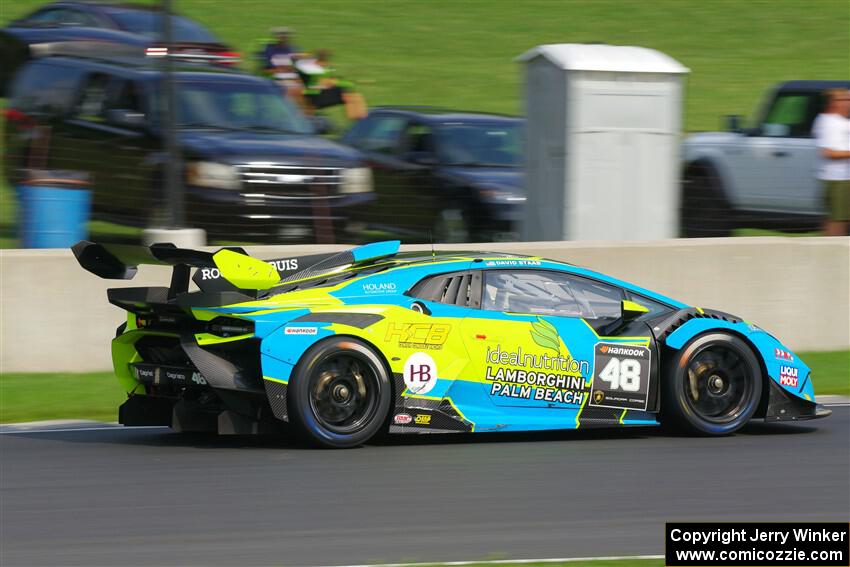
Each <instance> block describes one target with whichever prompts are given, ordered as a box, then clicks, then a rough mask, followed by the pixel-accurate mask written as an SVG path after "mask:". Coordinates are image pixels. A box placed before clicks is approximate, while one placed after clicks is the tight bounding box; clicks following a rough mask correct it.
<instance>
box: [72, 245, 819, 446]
mask: <svg viewBox="0 0 850 567" xmlns="http://www.w3.org/2000/svg"><path fill="white" fill-rule="evenodd" d="M73 252H74V254H75V256H76V258H77V260H78V261H79V263H80V264H81V265H82V267H83V268H85V269H86V270H88V271H90V272H92V273H94V274H96V275H98V276H100V277H103V278H116V279H129V278H132V277H133V276H134V274H135V273H136V271H137V267H138V266H139V265H140V264H164V265H170V266H173V268H172V277H171V282H170V285H169V287H135V288H134V287H125V288H113V289H110V290H108V297H109V301H110V302H111V303H113V304H114V305H117V306H118V307H121V308H122V309H125V310H126V311H127V312H128V316H127V320H126V322H124V323H122V324H121V326H119V327H118V329H117V332H116V337H115V339H114V340H113V341H112V357H113V361H114V367H115V373H116V375H117V377H118V380H120V382H121V384H122V386H123V387H124V389H125V390H126V392H127V395H128V398H127V400H126V401H125V402H124V403H123V404H122V405H121V406H120V408H119V412H118V414H119V422H120V423H122V424H124V425H128V426H133V425H136V426H138V425H167V426H171V427H172V428H174V429H176V430H178V431H217V432H219V433H222V434H253V433H262V432H276V431H286V432H295V433H297V434H298V435H300V436H301V437H303V438H304V439H305V440H307V441H309V442H312V443H314V444H317V445H320V446H325V447H335V448H343V447H353V446H358V445H361V444H363V443H366V442H367V441H369V440H370V439H372V438H373V437H375V436H376V435H379V434H383V433H390V434H411V433H414V434H424V433H454V432H458V433H463V432H466V433H484V432H496V431H540V430H561V429H579V428H582V429H583V428H590V427H630V426H653V425H658V424H664V425H668V426H670V427H671V428H673V429H676V430H681V431H684V432H688V433H692V434H699V435H725V434H730V433H732V432H734V431H736V430H738V429H740V428H741V427H742V426H744V425H745V424H746V423H747V422H748V421H749V420H751V419H753V418H763V419H765V420H767V421H784V420H789V421H794V420H805V419H812V418H818V417H824V416H827V415H829V410H827V409H825V408H823V407H822V406H819V405H817V404H816V403H815V397H814V387H813V384H812V377H811V371H810V369H809V367H807V366H806V365H805V364H804V363H803V361H801V360H800V359H799V357H798V356H797V355H795V354H794V353H793V352H791V350H790V349H789V348H788V347H786V346H785V345H783V344H782V343H781V342H780V341H779V340H778V339H777V338H775V337H773V336H772V335H771V334H769V333H768V332H766V331H764V330H763V329H761V328H759V327H757V326H756V325H754V324H752V323H749V322H747V321H744V320H742V319H740V318H739V317H735V316H733V315H729V314H727V313H723V312H721V311H715V310H711V309H702V308H700V307H693V306H689V305H686V304H684V303H682V302H680V301H676V300H675V299H671V298H669V297H665V296H663V295H659V294H658V293H654V292H652V291H649V290H646V289H642V288H640V287H637V286H634V285H632V284H629V283H626V282H623V281H619V280H616V279H613V278H611V277H608V276H605V275H603V274H600V273H597V272H594V271H591V270H588V269H585V268H581V267H577V266H574V265H571V264H567V263H563V262H556V261H552V260H547V259H544V258H540V257H532V256H521V255H516V254H502V253H493V252H455V251H451V252H437V251H430V252H400V251H399V242H398V241H389V242H377V243H373V244H367V245H364V246H359V247H356V248H353V249H351V250H346V251H344V252H340V253H329V254H318V255H310V256H300V257H286V258H274V259H269V260H260V259H257V258H253V257H251V256H249V255H248V254H246V253H245V251H244V250H242V249H239V248H223V249H220V250H218V251H217V252H205V251H196V250H188V249H181V248H176V247H174V246H173V245H165V244H157V245H153V246H151V247H149V248H145V247H132V246H118V245H102V244H95V243H92V242H86V241H83V242H79V243H78V244H76V245H75V246H74V247H73ZM193 271H194V274H192V272H193ZM190 280H191V282H193V283H194V286H190ZM190 287H192V290H191V291H190ZM195 287H196V288H197V289H195Z"/></svg>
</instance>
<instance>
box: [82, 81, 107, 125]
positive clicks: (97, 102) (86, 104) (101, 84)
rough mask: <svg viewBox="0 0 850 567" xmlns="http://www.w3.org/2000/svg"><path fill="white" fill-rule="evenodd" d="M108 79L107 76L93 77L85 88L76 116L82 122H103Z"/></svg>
mask: <svg viewBox="0 0 850 567" xmlns="http://www.w3.org/2000/svg"><path fill="white" fill-rule="evenodd" d="M107 85H108V78H107V77H106V75H91V76H90V77H89V78H88V80H87V81H86V85H85V86H84V87H83V92H82V94H81V95H80V101H79V103H78V104H77V109H76V112H75V115H76V117H77V118H79V119H81V120H88V121H91V122H102V121H103V120H104V113H105V111H106V96H107Z"/></svg>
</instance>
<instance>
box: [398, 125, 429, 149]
mask: <svg viewBox="0 0 850 567" xmlns="http://www.w3.org/2000/svg"><path fill="white" fill-rule="evenodd" d="M414 152H415V153H418V154H432V155H433V154H434V152H435V147H434V132H433V129H432V128H431V127H430V126H427V125H425V124H419V123H411V124H410V125H409V126H408V127H407V128H405V129H404V134H403V135H402V139H401V143H400V144H399V153H401V154H403V155H404V154H409V153H414Z"/></svg>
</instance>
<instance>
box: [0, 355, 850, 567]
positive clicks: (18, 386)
mask: <svg viewBox="0 0 850 567" xmlns="http://www.w3.org/2000/svg"><path fill="white" fill-rule="evenodd" d="M800 358H802V359H803V360H805V361H806V363H807V364H808V365H809V366H810V367H811V368H812V375H813V376H814V382H815V393H816V394H819V395H823V394H842V395H845V396H850V352H848V351H841V352H810V353H801V354H800ZM125 397H126V396H125V394H124V392H122V391H121V388H120V387H119V386H118V381H117V380H116V379H115V377H114V376H113V375H112V373H111V372H102V373H96V374H2V375H0V423H16V422H21V421H36V420H43V419H94V420H103V421H115V420H116V419H117V417H118V416H117V412H118V406H119V405H120V404H121V402H122V401H123V400H124V399H125ZM594 565H596V564H595V563H594Z"/></svg>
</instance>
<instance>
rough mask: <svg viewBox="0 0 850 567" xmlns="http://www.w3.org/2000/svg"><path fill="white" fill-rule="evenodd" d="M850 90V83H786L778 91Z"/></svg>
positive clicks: (824, 81) (780, 84) (823, 81)
mask: <svg viewBox="0 0 850 567" xmlns="http://www.w3.org/2000/svg"><path fill="white" fill-rule="evenodd" d="M840 88H845V89H848V88H850V81H827V80H822V81H821V80H818V81H785V82H783V83H779V85H777V90H778V91H798V92H822V91H825V90H828V89H840Z"/></svg>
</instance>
